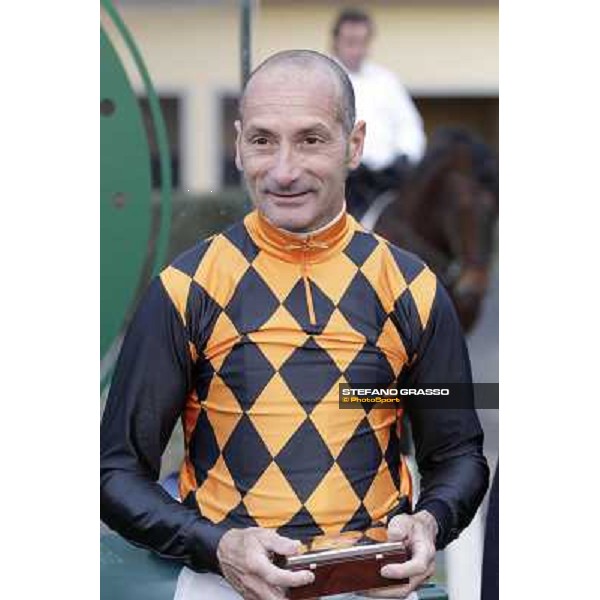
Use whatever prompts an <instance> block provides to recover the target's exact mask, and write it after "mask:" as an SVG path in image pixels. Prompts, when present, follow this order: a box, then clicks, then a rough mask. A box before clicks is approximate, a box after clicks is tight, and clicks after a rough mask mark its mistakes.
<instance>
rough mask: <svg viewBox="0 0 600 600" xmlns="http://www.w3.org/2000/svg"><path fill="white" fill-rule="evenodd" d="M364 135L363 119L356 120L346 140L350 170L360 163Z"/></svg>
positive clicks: (365, 128)
mask: <svg viewBox="0 0 600 600" xmlns="http://www.w3.org/2000/svg"><path fill="white" fill-rule="evenodd" d="M366 135H367V124H366V123H365V122H364V121H357V122H356V124H355V125H354V128H353V129H352V132H351V133H350V138H349V140H348V168H349V169H350V170H353V169H356V167H358V165H359V164H360V161H361V159H362V154H363V148H364V146H365V136H366Z"/></svg>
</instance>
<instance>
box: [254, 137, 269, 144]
mask: <svg viewBox="0 0 600 600" xmlns="http://www.w3.org/2000/svg"><path fill="white" fill-rule="evenodd" d="M250 143H251V144H255V145H256V146H266V145H267V144H268V143H269V140H268V139H267V138H266V137H255V138H252V139H251V140H250Z"/></svg>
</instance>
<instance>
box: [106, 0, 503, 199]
mask: <svg viewBox="0 0 600 600" xmlns="http://www.w3.org/2000/svg"><path fill="white" fill-rule="evenodd" d="M114 4H115V6H116V7H117V9H118V10H119V12H120V14H121V16H122V18H123V20H124V21H125V23H126V24H127V26H128V27H129V29H130V30H131V33H132V34H133V36H134V38H135V40H136V42H137V44H138V46H139V48H140V50H141V52H142V54H143V57H144V60H145V62H146V65H147V66H148V69H149V71H150V74H151V76H152V79H153V82H154V85H155V87H156V90H157V92H158V94H159V96H160V97H161V103H162V106H163V109H164V113H165V118H166V122H167V128H168V130H169V139H170V144H171V152H172V161H173V167H174V179H175V181H174V183H175V187H176V188H179V189H180V190H181V191H183V192H187V191H188V190H189V192H190V193H194V194H199V193H206V192H209V191H210V190H216V189H220V188H222V187H226V186H228V185H236V184H237V183H238V181H239V179H238V175H237V173H236V171H235V168H234V165H233V152H234V145H233V141H234V129H233V120H234V118H235V115H236V110H237V109H236V100H237V97H238V94H239V89H240V79H241V74H240V58H239V56H240V49H239V44H240V35H239V26H240V3H239V2H238V1H237V0H115V2H114ZM348 5H351V6H360V7H362V8H364V9H366V10H368V11H369V13H370V14H371V15H372V17H373V19H374V21H375V23H376V25H377V35H376V37H375V40H374V43H373V48H372V54H371V56H372V58H373V60H374V61H376V62H378V63H380V64H382V65H384V66H386V67H388V68H389V69H391V70H392V71H394V72H395V73H396V74H397V75H398V76H399V77H400V78H401V80H402V81H403V82H404V83H405V85H406V86H407V88H408V90H409V91H410V93H411V95H412V96H413V98H414V99H415V102H416V104H417V107H418V109H419V111H420V112H421V114H422V116H423V119H424V122H425V128H426V131H427V133H428V134H430V133H431V132H432V131H433V129H435V128H436V127H437V126H439V125H442V124H449V123H453V124H456V123H461V124H464V125H467V126H468V127H470V128H471V129H473V130H474V131H475V132H476V133H479V135H480V136H481V137H482V138H483V139H484V140H485V141H486V142H487V143H488V144H490V145H491V146H492V148H497V146H498V3H497V0H419V2H415V1H414V0H393V1H392V0H370V1H369V2H341V1H338V0H302V1H299V0H256V1H255V3H254V12H253V27H252V64H253V65H256V64H258V63H259V62H260V61H261V60H262V59H263V58H265V57H266V56H268V55H269V54H271V53H273V52H276V51H278V50H283V49H287V48H311V49H314V50H318V51H320V52H327V53H329V51H330V48H329V44H330V39H331V35H330V31H331V27H332V23H333V21H334V19H335V17H336V15H337V13H338V11H339V10H340V9H341V8H342V7H344V6H348ZM127 66H128V65H126V67H127ZM128 70H129V72H130V74H131V77H132V78H133V81H134V82H136V83H135V85H136V89H139V90H140V94H141V90H142V89H143V87H142V84H141V82H140V81H138V80H137V79H136V75H135V70H133V69H128Z"/></svg>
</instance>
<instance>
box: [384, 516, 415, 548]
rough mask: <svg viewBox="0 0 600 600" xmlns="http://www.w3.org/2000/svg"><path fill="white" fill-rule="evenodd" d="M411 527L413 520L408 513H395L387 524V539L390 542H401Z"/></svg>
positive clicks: (408, 533)
mask: <svg viewBox="0 0 600 600" xmlns="http://www.w3.org/2000/svg"><path fill="white" fill-rule="evenodd" d="M412 527H413V522H412V517H411V516H410V515H396V516H395V517H393V518H392V519H391V520H390V522H389V523H388V526H387V534H388V540H389V541H390V542H401V541H402V540H404V539H406V538H407V537H408V536H409V535H410V532H411V529H412Z"/></svg>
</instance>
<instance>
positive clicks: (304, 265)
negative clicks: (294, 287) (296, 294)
mask: <svg viewBox="0 0 600 600" xmlns="http://www.w3.org/2000/svg"><path fill="white" fill-rule="evenodd" d="M328 247H329V245H328V244H327V243H325V242H319V241H315V240H312V239H311V238H310V237H307V238H306V239H305V240H302V242H300V243H298V244H294V243H292V244H288V245H287V246H286V250H300V251H301V253H302V260H301V262H300V273H301V275H302V281H303V283H304V295H305V297H306V307H307V309H308V320H309V321H310V324H311V325H316V324H317V316H316V314H315V304H314V301H313V295H312V290H311V289H310V280H309V278H308V252H309V250H311V249H317V248H321V249H323V248H328Z"/></svg>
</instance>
